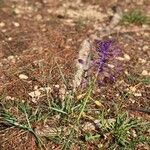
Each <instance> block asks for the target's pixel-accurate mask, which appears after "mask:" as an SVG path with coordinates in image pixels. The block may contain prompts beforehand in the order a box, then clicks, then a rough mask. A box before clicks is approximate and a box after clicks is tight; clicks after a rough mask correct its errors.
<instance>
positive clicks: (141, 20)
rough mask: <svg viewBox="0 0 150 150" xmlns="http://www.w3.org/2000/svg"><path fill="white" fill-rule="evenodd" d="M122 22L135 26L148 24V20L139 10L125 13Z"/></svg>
mask: <svg viewBox="0 0 150 150" xmlns="http://www.w3.org/2000/svg"><path fill="white" fill-rule="evenodd" d="M122 21H123V23H126V24H128V23H129V24H130V23H132V24H136V25H142V24H149V23H150V18H149V17H147V16H146V15H144V14H143V13H142V12H141V11H139V10H133V11H130V12H127V13H125V14H124V16H123V19H122Z"/></svg>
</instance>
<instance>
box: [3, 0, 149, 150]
mask: <svg viewBox="0 0 150 150" xmlns="http://www.w3.org/2000/svg"><path fill="white" fill-rule="evenodd" d="M149 3H150V1H149V0H139V1H136V0H124V1H121V0H120V1H119V0H110V1H100V0H91V1H88V0H76V1H72V0H57V1H53V0H7V1H4V0H0V93H1V96H0V101H1V105H2V106H6V107H8V110H9V111H10V112H11V113H14V114H15V115H16V114H17V116H18V117H19V116H20V117H21V115H20V114H19V112H18V109H17V108H16V103H17V102H19V103H20V102H23V103H24V102H27V103H29V104H30V105H31V106H36V107H38V106H40V105H41V102H43V101H44V100H45V97H48V94H47V93H49V92H50V93H53V95H52V96H53V97H54V99H55V96H56V95H57V94H58V95H59V96H61V98H60V99H61V101H62V100H63V96H64V95H65V93H66V91H67V90H68V88H71V86H72V80H73V78H74V74H75V72H76V61H75V60H76V59H77V58H78V53H79V50H80V44H81V43H82V41H83V40H85V39H87V38H89V37H90V39H91V40H93V39H94V38H95V39H96V38H99V39H109V38H111V39H115V40H116V41H117V42H118V43H119V45H120V47H121V49H122V51H123V53H124V58H123V59H124V60H123V71H122V73H121V76H119V77H118V78H117V81H116V82H115V83H114V84H112V83H109V82H108V83H107V84H106V85H105V86H104V87H102V88H99V89H94V92H93V93H94V101H93V103H90V105H88V107H87V108H88V109H89V110H90V109H91V110H90V111H92V109H95V108H93V107H94V105H95V104H96V105H98V107H99V105H101V104H102V105H103V107H104V108H105V109H106V110H109V117H111V116H112V118H113V117H114V116H115V115H114V109H115V105H114V104H116V105H117V107H121V110H125V111H126V112H128V113H129V115H130V116H131V117H133V118H136V119H139V120H140V119H142V120H143V122H144V121H150V116H149V115H150V93H149V91H150V90H149V88H150V87H149V83H150V67H149V66H150V61H149V58H150V47H149V42H150V27H149V22H148V21H146V19H145V17H148V16H150V6H149V5H148V4H149ZM118 9H119V10H118ZM133 10H140V11H141V12H142V13H143V14H144V16H140V17H139V18H138V19H137V21H135V20H136V19H135V20H134V19H133V21H132V18H129V19H127V18H124V14H126V13H127V12H130V11H133ZM115 15H117V16H119V17H118V18H119V19H118V18H117V17H116V18H117V19H116V18H115V17H114V16H115ZM133 17H134V16H133ZM113 18H115V19H114V20H113ZM66 83H67V88H66ZM78 91H79V92H78V93H76V95H77V99H80V98H79V97H78V96H80V97H81V98H82V96H83V95H84V93H82V91H81V90H80V89H79V90H78ZM56 93H57V94H56ZM83 97H84V96H83ZM99 100H100V101H99ZM98 102H99V103H98ZM9 105H10V106H9ZM11 106H12V107H11ZM6 107H5V108H6ZM99 109H100V110H102V109H103V108H101V107H100V108H99ZM88 113H89V114H90V116H92V117H93V116H94V115H95V114H94V113H93V114H92V113H90V112H87V114H88ZM54 116H55V115H54ZM56 116H57V117H58V118H54V117H53V116H50V118H49V120H48V121H44V122H41V121H39V122H38V121H37V122H36V123H34V124H32V126H33V127H34V128H35V129H37V130H38V129H39V131H37V133H38V132H40V131H41V130H40V129H41V128H42V129H43V130H44V129H45V132H48V131H47V129H46V127H47V128H48V127H52V126H63V127H64V126H65V124H64V122H59V121H58V120H59V117H60V116H59V115H58V114H57V115H56ZM56 116H55V117H56ZM20 117H19V118H20ZM1 118H2V117H1ZM1 118H0V119H1ZM73 118H74V117H73ZM83 120H84V121H83ZM87 120H88V119H82V124H84V125H85V126H86V124H87V122H88V121H87ZM95 120H96V118H95ZM1 122H2V123H1ZM47 122H48V123H47ZM61 123H62V124H61ZM47 124H48V125H47ZM69 125H70V126H73V125H72V124H71V123H69ZM3 126H4V127H3ZM16 126H17V125H16ZM6 127H7V126H6V125H4V123H3V120H2V121H0V129H1V131H0V139H1V140H0V149H2V150H7V149H12V150H14V149H15V150H20V149H27V150H31V149H33V150H36V149H40V146H38V145H37V144H36V140H37V139H36V136H35V135H34V134H31V133H32V132H27V131H26V130H24V129H22V128H21V129H19V128H14V127H9V128H6ZM92 127H93V126H92ZM92 127H91V128H92ZM66 128H67V127H66ZM6 130H7V131H6ZM49 130H50V129H49ZM66 130H67V129H66ZM76 130H78V129H76ZM95 130H96V129H95ZM41 132H42V133H43V134H44V131H41ZM41 132H40V133H39V134H42V133H41ZM49 132H50V131H49ZM66 132H67V131H66ZM143 134H145V135H147V136H148V135H149V134H150V131H149V130H148V131H147V132H144V133H143ZM66 136H67V135H66ZM135 136H136V135H135ZM14 137H15V138H14ZM108 137H109V135H106V137H105V138H106V139H107V138H108ZM35 139H36V140H35ZM107 140H108V141H109V138H108V139H107ZM107 140H106V141H105V140H104V141H103V140H102V141H101V142H100V143H101V145H100V143H99V142H97V141H96V142H95V143H94V142H93V141H92V142H87V141H86V142H83V141H84V140H82V139H81V140H80V141H81V143H80V142H79V143H80V144H81V145H82V144H83V143H84V144H83V145H84V146H83V147H82V146H81V145H80V144H76V143H73V144H72V146H71V149H81V147H82V148H83V149H89V150H90V149H98V148H99V147H98V145H99V146H102V145H104V147H103V148H102V149H108V148H109V146H108V145H109V144H108V142H107ZM56 141H57V140H56ZM56 141H54V140H51V139H50V140H43V141H42V142H43V143H44V144H41V145H44V146H43V147H41V149H42V148H43V149H56V150H57V149H62V145H63V143H61V142H60V143H59V142H58V141H57V142H56ZM39 143H40V142H39ZM148 144H149V143H148V142H146V143H144V144H143V145H142V144H141V143H140V144H139V145H137V146H136V149H139V150H146V149H147V150H148V149H149V145H148ZM114 149H115V148H114ZM116 149H119V148H118V147H117V148H116Z"/></svg>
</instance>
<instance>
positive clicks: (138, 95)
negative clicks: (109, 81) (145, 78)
mask: <svg viewBox="0 0 150 150" xmlns="http://www.w3.org/2000/svg"><path fill="white" fill-rule="evenodd" d="M133 95H134V96H136V97H141V96H142V94H141V93H133Z"/></svg>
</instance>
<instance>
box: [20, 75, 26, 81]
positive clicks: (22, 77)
mask: <svg viewBox="0 0 150 150" xmlns="http://www.w3.org/2000/svg"><path fill="white" fill-rule="evenodd" d="M19 78H20V79H23V80H27V79H28V76H26V75H25V74H20V75H19Z"/></svg>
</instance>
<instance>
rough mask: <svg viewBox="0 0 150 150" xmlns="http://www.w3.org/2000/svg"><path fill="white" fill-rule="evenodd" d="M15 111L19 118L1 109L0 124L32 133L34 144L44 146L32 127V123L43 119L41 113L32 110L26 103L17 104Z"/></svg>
mask: <svg viewBox="0 0 150 150" xmlns="http://www.w3.org/2000/svg"><path fill="white" fill-rule="evenodd" d="M16 109H17V111H18V113H19V118H18V115H15V114H13V113H11V112H10V110H9V109H6V108H3V110H1V111H2V112H1V116H0V117H1V120H2V123H3V124H5V125H7V126H8V127H16V128H20V129H23V130H25V131H28V132H30V133H32V134H33V135H34V137H35V139H36V143H37V144H38V145H39V146H40V147H41V146H44V145H43V142H42V140H41V138H40V137H39V136H38V135H37V134H36V132H35V131H34V129H33V127H32V124H33V123H36V122H38V121H40V120H42V119H44V117H43V115H42V113H41V111H40V110H39V109H38V108H37V109H36V110H33V109H32V108H31V107H30V106H29V105H28V104H26V103H19V104H18V107H17V108H16Z"/></svg>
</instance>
